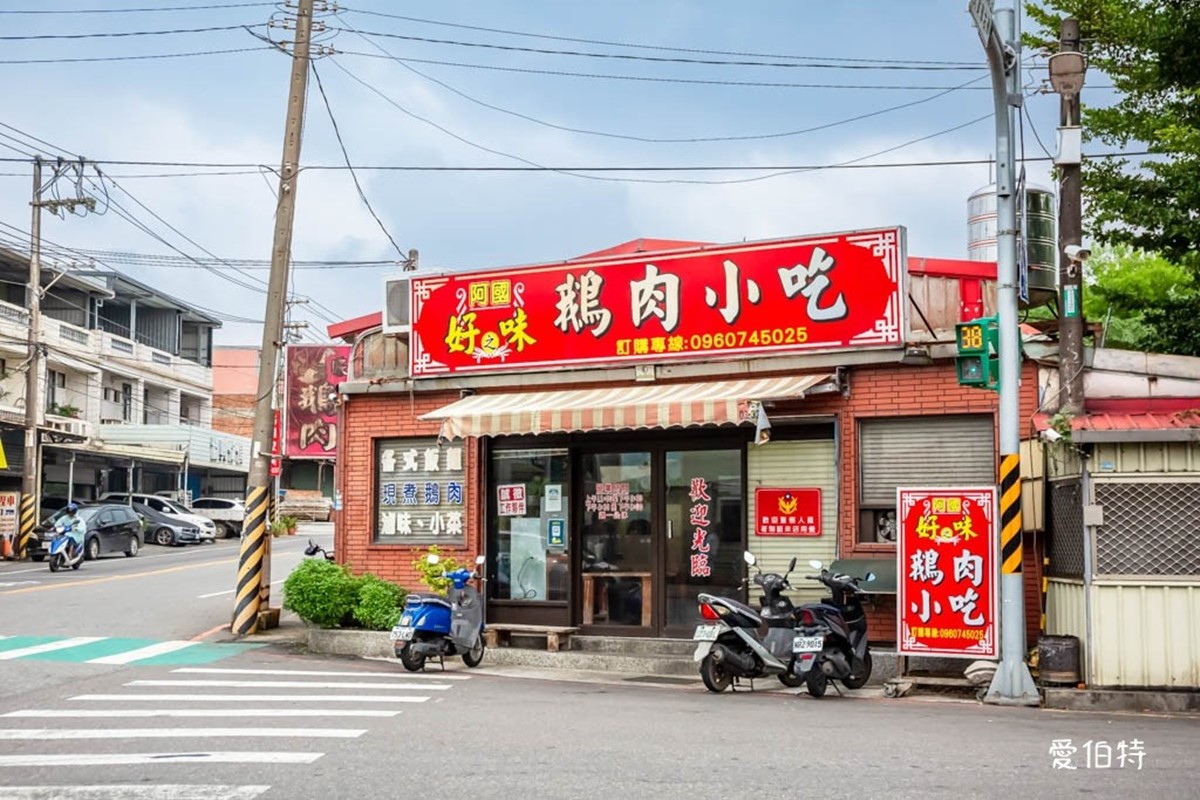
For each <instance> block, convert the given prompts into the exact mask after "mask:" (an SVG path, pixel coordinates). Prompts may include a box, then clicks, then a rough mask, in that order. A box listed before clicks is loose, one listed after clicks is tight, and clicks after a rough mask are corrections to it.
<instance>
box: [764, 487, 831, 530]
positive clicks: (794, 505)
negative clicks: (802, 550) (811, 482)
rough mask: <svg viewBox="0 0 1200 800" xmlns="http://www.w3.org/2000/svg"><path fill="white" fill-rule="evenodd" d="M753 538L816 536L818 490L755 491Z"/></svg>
mask: <svg viewBox="0 0 1200 800" xmlns="http://www.w3.org/2000/svg"><path fill="white" fill-rule="evenodd" d="M754 535H755V536H820V535H821V490H820V489H755V490H754Z"/></svg>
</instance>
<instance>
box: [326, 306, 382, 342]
mask: <svg viewBox="0 0 1200 800" xmlns="http://www.w3.org/2000/svg"><path fill="white" fill-rule="evenodd" d="M382 324H383V312H382V311H376V312H374V313H372V314H364V315H362V316H361V317H355V318H354V319H348V320H345V321H343V322H335V323H333V324H332V325H330V326H329V327H328V328H326V329H325V330H326V331H327V332H328V333H329V338H330V339H342V338H344V337H346V336H355V335H357V334H360V333H362V332H363V331H365V330H369V329H371V328H377V327H379V326H380V325H382Z"/></svg>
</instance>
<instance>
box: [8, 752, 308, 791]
mask: <svg viewBox="0 0 1200 800" xmlns="http://www.w3.org/2000/svg"><path fill="white" fill-rule="evenodd" d="M323 755H325V754H324V753H296V752H279V751H223V752H212V753H204V752H194V751H193V752H190V753H29V754H25V755H19V756H0V767H112V766H118V765H122V764H311V763H313V762H314V761H316V760H317V759H318V758H320V757H321V756H323ZM6 791H7V790H6Z"/></svg>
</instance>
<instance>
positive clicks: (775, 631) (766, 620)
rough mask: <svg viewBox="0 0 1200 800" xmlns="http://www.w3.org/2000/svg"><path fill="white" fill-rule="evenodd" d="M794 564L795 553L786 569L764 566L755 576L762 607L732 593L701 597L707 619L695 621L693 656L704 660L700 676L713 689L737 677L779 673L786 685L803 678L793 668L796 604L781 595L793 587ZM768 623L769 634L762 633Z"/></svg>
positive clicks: (748, 557)
mask: <svg viewBox="0 0 1200 800" xmlns="http://www.w3.org/2000/svg"><path fill="white" fill-rule="evenodd" d="M745 559H746V563H747V564H749V565H751V566H754V565H755V563H756V562H755V558H754V554H753V553H749V552H747V553H746V554H745ZM795 568H796V559H794V558H793V559H792V563H791V564H790V565H788V571H787V572H786V573H785V574H783V575H779V574H776V573H774V572H768V573H765V574H764V573H763V571H762V570H761V569H760V570H759V571H758V573H757V574H756V575H755V576H754V577H753V578H752V579H751V580H752V581H753V582H754V585H756V586H758V587H760V588H761V589H762V595H760V597H759V604H760V608H759V610H758V611H755V610H754V609H752V608H751V607H750V606H748V605H746V604H745V603H742V602H740V601H738V600H734V599H733V598H730V597H719V596H717V595H712V594H701V595H700V596H699V597H698V600H699V601H700V616H701V617H703V618H704V619H705V621H706V623H705V624H701V625H697V626H696V632H695V634H694V635H693V636H692V638H693V639H695V640H696V641H697V642H699V644H698V645H697V647H696V651H695V653H694V654H693V656H692V660H693V661H699V662H700V679H701V680H703V681H704V685H705V687H706V688H707V689H708V690H709V691H710V692H723V691H725V689H727V688H728V687H729V685H730V684H731V683H733V682H734V681H735V680H738V679H742V678H749V679H750V680H751V681H753V680H754V679H755V678H762V677H766V676H770V675H775V676H777V677H778V678H779V681H780V683H782V684H783V685H784V686H791V687H796V686H799V685H800V684H801V683H803V681H804V679H803V678H802V677H799V676H797V675H795V674H794V673H793V671H792V640H793V638H794V635H795V634H794V632H795V627H796V608H795V606H794V605H793V604H792V601H791V600H789V599H788V598H787V597H786V596H785V595H784V594H783V591H784V589H789V588H791V584H789V583H788V575H790V574H791V573H792V570H793V569H795ZM743 585H744V582H743ZM764 624H765V625H766V630H767V633H766V636H760V635H759V628H761V627H762V626H763V625H764ZM752 686H753V685H752Z"/></svg>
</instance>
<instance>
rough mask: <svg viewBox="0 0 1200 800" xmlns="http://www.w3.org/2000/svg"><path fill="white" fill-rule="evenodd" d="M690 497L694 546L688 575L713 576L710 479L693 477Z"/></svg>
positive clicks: (698, 576) (695, 576) (690, 522)
mask: <svg viewBox="0 0 1200 800" xmlns="http://www.w3.org/2000/svg"><path fill="white" fill-rule="evenodd" d="M688 499H689V500H691V501H692V507H691V509H690V510H689V512H688V524H689V525H691V526H692V546H691V552H690V555H689V557H688V562H689V563H688V576H689V577H692V578H711V577H712V565H711V564H709V563H708V556H709V550H711V547H710V545H709V543H708V535H709V533H710V531H709V530H708V526H709V525H711V524H712V523H713V520H711V519H710V518H709V513H710V512H711V511H712V497H711V496H710V495H709V493H708V481H706V480H704V478H692V481H691V489H690V490H689V491H688Z"/></svg>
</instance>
